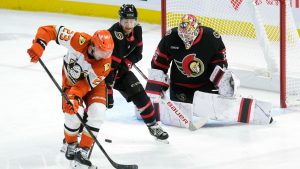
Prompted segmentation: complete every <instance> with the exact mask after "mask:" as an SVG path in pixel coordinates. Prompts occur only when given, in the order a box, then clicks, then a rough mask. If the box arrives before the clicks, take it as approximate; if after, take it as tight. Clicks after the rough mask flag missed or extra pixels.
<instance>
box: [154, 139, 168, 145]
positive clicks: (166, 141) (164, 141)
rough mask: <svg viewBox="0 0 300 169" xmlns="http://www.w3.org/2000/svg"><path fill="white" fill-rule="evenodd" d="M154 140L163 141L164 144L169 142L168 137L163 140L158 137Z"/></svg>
mask: <svg viewBox="0 0 300 169" xmlns="http://www.w3.org/2000/svg"><path fill="white" fill-rule="evenodd" d="M155 140H156V141H157V142H159V143H164V144H169V143H170V142H169V140H168V139H165V140H161V139H158V138H155Z"/></svg>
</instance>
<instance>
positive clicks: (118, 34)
mask: <svg viewBox="0 0 300 169" xmlns="http://www.w3.org/2000/svg"><path fill="white" fill-rule="evenodd" d="M114 33H115V36H116V38H117V39H119V40H123V39H124V35H123V33H122V32H117V31H114Z"/></svg>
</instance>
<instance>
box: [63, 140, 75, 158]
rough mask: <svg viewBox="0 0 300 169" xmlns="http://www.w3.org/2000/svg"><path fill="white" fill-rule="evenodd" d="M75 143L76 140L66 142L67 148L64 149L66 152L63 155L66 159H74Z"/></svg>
mask: <svg viewBox="0 0 300 169" xmlns="http://www.w3.org/2000/svg"><path fill="white" fill-rule="evenodd" d="M66 144H67V143H66ZM77 145H78V143H77V142H74V143H71V144H67V148H66V151H65V152H66V154H65V156H66V158H67V159H68V160H73V159H74V155H75V149H76V147H77Z"/></svg>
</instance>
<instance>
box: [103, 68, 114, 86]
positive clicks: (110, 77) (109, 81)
mask: <svg viewBox="0 0 300 169" xmlns="http://www.w3.org/2000/svg"><path fill="white" fill-rule="evenodd" d="M115 77H116V74H115V72H114V71H111V72H110V73H109V74H108V75H107V76H106V78H105V83H106V85H107V86H110V85H112V84H113V83H114V81H115Z"/></svg>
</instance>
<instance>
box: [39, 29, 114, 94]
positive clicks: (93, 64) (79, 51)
mask: <svg viewBox="0 0 300 169" xmlns="http://www.w3.org/2000/svg"><path fill="white" fill-rule="evenodd" d="M35 39H42V40H44V41H45V42H46V43H47V44H48V42H49V41H51V40H55V41H56V43H57V44H59V45H62V46H65V47H66V48H67V49H68V53H67V54H66V55H65V56H64V58H63V59H64V64H63V72H64V73H63V87H64V88H70V92H69V93H72V94H75V95H77V96H79V97H81V98H82V97H83V96H84V95H86V94H87V92H88V91H90V90H91V89H93V88H94V87H96V86H97V85H98V84H100V83H104V79H105V77H106V76H107V75H108V73H109V72H110V67H111V57H109V58H106V59H100V60H95V59H90V58H89V57H88V53H87V51H88V47H89V44H90V39H91V36H90V35H88V34H86V33H83V32H74V31H71V30H70V29H68V28H66V27H64V26H54V25H49V26H42V27H40V28H39V29H38V32H37V34H36V37H35Z"/></svg>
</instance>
